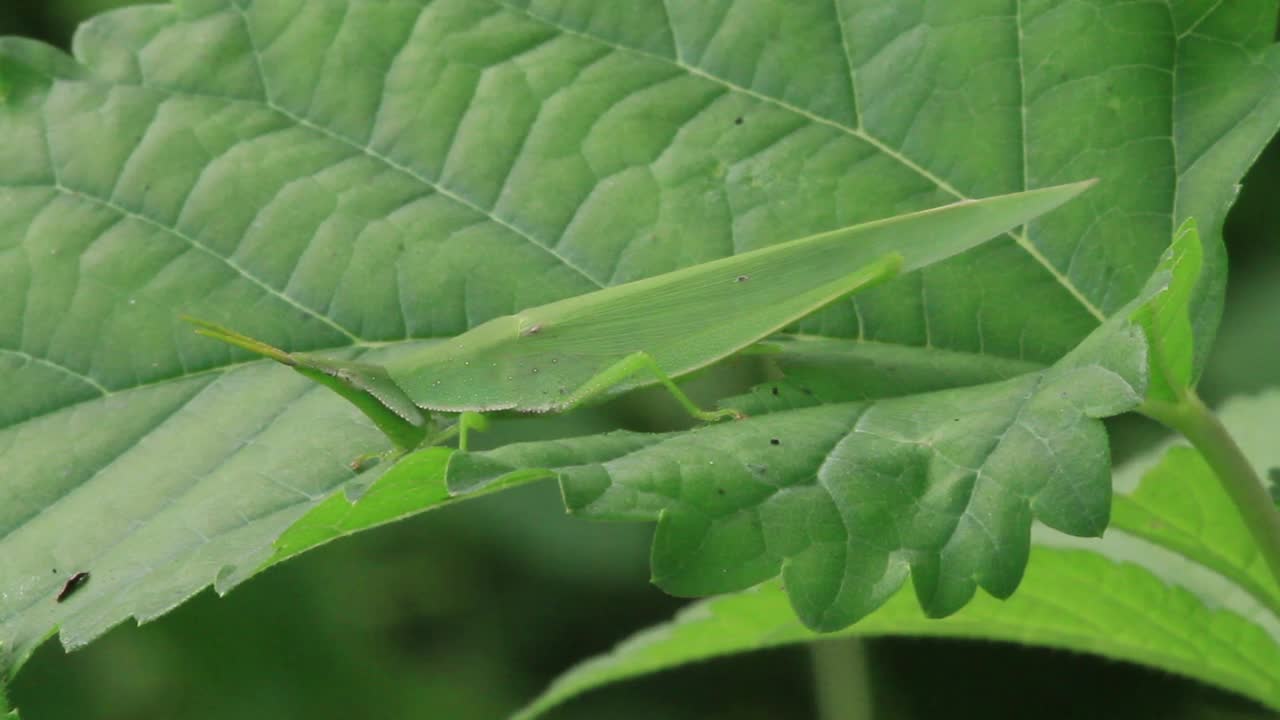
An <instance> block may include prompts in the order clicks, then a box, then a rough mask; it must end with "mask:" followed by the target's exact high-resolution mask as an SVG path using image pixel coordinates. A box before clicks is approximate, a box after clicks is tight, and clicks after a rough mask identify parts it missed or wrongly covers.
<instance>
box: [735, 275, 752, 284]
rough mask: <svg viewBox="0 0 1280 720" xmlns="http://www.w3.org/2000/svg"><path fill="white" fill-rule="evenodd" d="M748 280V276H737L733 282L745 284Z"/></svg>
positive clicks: (749, 277)
mask: <svg viewBox="0 0 1280 720" xmlns="http://www.w3.org/2000/svg"><path fill="white" fill-rule="evenodd" d="M750 279H751V276H750V275H739V276H738V277H737V278H735V279H734V282H746V281H748V280H750Z"/></svg>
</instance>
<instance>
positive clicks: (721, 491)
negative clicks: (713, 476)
mask: <svg viewBox="0 0 1280 720" xmlns="http://www.w3.org/2000/svg"><path fill="white" fill-rule="evenodd" d="M716 492H717V493H719V494H721V495H723V494H724V488H716Z"/></svg>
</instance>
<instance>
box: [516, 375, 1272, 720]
mask: <svg viewBox="0 0 1280 720" xmlns="http://www.w3.org/2000/svg"><path fill="white" fill-rule="evenodd" d="M1278 411H1280V394H1278V393H1276V392H1269V393H1267V394H1265V395H1262V396H1260V397H1257V398H1247V399H1240V400H1236V401H1233V402H1232V403H1230V404H1229V405H1228V406H1227V407H1226V408H1225V409H1224V411H1223V413H1222V418H1223V420H1224V422H1225V423H1226V424H1227V426H1228V427H1229V428H1230V429H1231V431H1232V434H1233V435H1234V436H1235V437H1237V438H1238V439H1239V440H1240V442H1241V445H1242V446H1243V447H1244V449H1245V452H1246V453H1247V454H1248V455H1249V458H1250V460H1251V461H1252V462H1253V463H1254V464H1256V465H1258V466H1259V467H1269V466H1270V465H1272V464H1276V463H1280V449H1278V448H1277V447H1276V444H1275V442H1274V437H1273V436H1272V435H1271V433H1270V432H1269V431H1268V430H1267V428H1269V427H1271V426H1272V423H1270V422H1268V418H1273V417H1275V414H1276V412H1278ZM1117 490H1118V491H1119V492H1118V494H1117V495H1116V497H1115V513H1114V515H1113V518H1112V527H1111V529H1108V530H1107V533H1106V535H1105V536H1104V537H1103V538H1102V539H1101V540H1090V541H1079V540H1075V539H1072V538H1068V537H1064V536H1063V535H1061V534H1059V533H1056V532H1053V531H1050V530H1047V529H1045V528H1037V530H1036V532H1035V533H1034V535H1033V548H1032V552H1031V556H1032V560H1031V563H1030V566H1029V567H1028V569H1027V576H1026V578H1025V579H1024V580H1023V582H1022V586H1021V587H1020V588H1019V590H1018V592H1017V594H1015V595H1014V596H1013V597H1012V598H1010V599H1009V600H1007V601H1004V602H997V601H994V600H992V599H991V598H986V597H978V598H975V599H974V601H973V602H972V603H970V604H969V605H968V606H966V607H965V608H964V609H963V610H961V611H959V612H957V613H956V614H954V615H952V616H950V617H948V618H945V619H942V620H936V619H929V618H927V617H925V616H924V615H923V614H922V613H921V612H920V609H919V606H918V605H917V603H916V602H915V601H914V599H913V598H912V597H911V596H910V594H909V593H908V592H906V589H905V588H904V590H903V592H899V593H898V594H897V595H895V596H894V597H892V598H890V599H889V600H888V601H887V602H886V603H885V605H884V606H883V607H881V608H880V609H879V610H877V611H875V612H873V613H872V614H870V615H868V616H867V617H866V618H864V619H863V620H862V621H861V622H859V623H858V624H856V625H853V626H851V627H850V628H848V629H847V630H844V631H842V632H841V633H839V635H842V636H877V635H900V634H912V635H933V636H940V637H983V638H1002V639H1006V640H1010V641H1014V642H1026V641H1028V640H1031V641H1033V642H1035V643H1037V644H1042V645H1051V646H1055V647H1062V648H1069V649H1072V650H1077V651H1083V652H1090V653H1095V654H1099V655H1104V656H1107V657H1111V658H1116V659H1125V660H1130V661H1134V662H1141V663H1144V664H1147V665H1151V666H1154V667H1160V668H1164V669H1166V670H1168V671H1170V672H1175V673H1179V674H1181V675H1185V676H1188V677H1193V678H1197V679H1199V680H1201V681H1203V682H1206V683H1210V684H1213V685H1218V686H1220V687H1224V688H1228V689H1230V690H1233V691H1236V692H1239V693H1242V694H1244V695H1247V696H1249V697H1251V698H1253V699H1255V700H1257V701H1258V702H1260V703H1262V704H1264V705H1267V706H1269V707H1270V708H1272V709H1280V673H1277V670H1276V668H1278V667H1280V588H1278V587H1277V586H1276V584H1275V581H1274V579H1272V578H1271V576H1270V574H1269V573H1268V572H1267V569H1266V565H1265V563H1264V562H1263V561H1262V559H1261V558H1260V557H1259V555H1258V552H1257V548H1256V546H1255V545H1254V544H1253V542H1252V541H1251V539H1250V538H1249V534H1248V530H1247V529H1246V528H1245V526H1244V524H1243V523H1242V522H1241V521H1240V518H1239V516H1238V515H1237V514H1236V512H1235V510H1234V508H1233V507H1232V506H1231V502H1230V500H1229V499H1228V498H1227V496H1226V494H1225V493H1224V492H1223V490H1222V488H1221V486H1220V485H1219V483H1218V481H1217V479H1216V478H1214V477H1213V476H1212V475H1211V473H1210V472H1209V470H1208V468H1207V466H1206V465H1205V463H1204V461H1203V459H1202V458H1201V457H1200V456H1199V454H1198V453H1196V451H1194V450H1192V449H1191V448H1190V447H1188V446H1186V445H1185V443H1181V442H1178V443H1172V447H1169V448H1163V449H1161V450H1160V451H1159V452H1157V453H1153V454H1152V456H1151V457H1149V458H1143V459H1140V460H1137V461H1134V462H1133V463H1130V464H1128V465H1126V466H1124V467H1123V468H1121V469H1119V470H1118V472H1117ZM1191 629H1193V630H1191ZM817 637H818V636H817V635H816V634H815V633H814V632H813V631H812V630H810V629H808V628H805V627H804V626H803V625H802V624H801V623H799V622H796V620H795V618H794V617H793V614H792V612H791V610H790V609H789V608H788V607H787V602H786V593H785V592H784V591H783V589H782V588H781V587H780V586H779V585H778V584H767V585H764V586H761V587H759V588H755V589H752V590H749V591H746V592H742V593H739V594H735V595H728V596H725V597H721V598H716V599H713V600H708V601H704V602H701V603H698V604H696V605H693V606H692V607H690V608H688V609H686V610H684V611H683V612H681V613H680V615H678V616H677V617H676V618H674V619H673V620H672V621H671V622H669V623H665V624H662V625H658V626H656V627H653V628H650V629H648V630H645V631H643V632H641V633H638V634H636V635H635V636H634V637H632V638H631V639H629V640H627V641H626V642H624V643H622V644H621V645H619V646H618V647H617V648H616V649H615V650H613V651H612V652H610V653H609V654H607V655H602V656H600V657H597V658H592V659H590V660H588V661H586V662H584V663H582V664H581V665H579V666H577V667H575V668H573V669H571V670H570V671H568V672H566V673H565V674H564V675H563V676H561V677H560V678H559V679H558V680H557V681H556V682H555V683H554V684H553V685H552V686H551V687H549V688H548V689H547V690H546V691H545V692H544V693H543V694H542V695H541V696H540V697H539V698H538V699H537V700H535V701H534V702H533V703H531V704H530V705H529V706H528V708H526V710H525V711H524V712H523V713H522V714H521V715H520V716H521V717H531V716H534V715H538V714H540V713H541V712H542V711H545V710H546V709H548V708H549V707H551V706H553V705H555V704H558V703H560V702H564V701H565V700H567V699H569V698H572V697H574V696H576V695H579V694H581V693H583V692H586V691H588V690H590V689H592V688H597V687H600V686H602V685H606V684H608V683H611V682H617V681H620V680H624V679H626V678H630V677H636V676H638V675H642V674H645V673H649V672H655V671H657V670H661V669H664V668H670V667H674V666H677V665H680V664H683V663H687V662H692V661H695V660H701V659H706V658H712V657H717V656H720V655H725V654H731V653H736V652H743V651H747V650H754V649H760V648H766V647H775V646H778V645H784V644H790V643H800V642H809V641H812V640H815V639H817Z"/></svg>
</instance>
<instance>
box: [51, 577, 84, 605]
mask: <svg viewBox="0 0 1280 720" xmlns="http://www.w3.org/2000/svg"><path fill="white" fill-rule="evenodd" d="M87 582H89V573H87V572H85V571H83V570H81V571H80V572H78V573H76V574H74V575H72V576H71V577H69V578H67V582H66V584H65V585H63V586H62V590H61V591H60V592H59V593H58V597H56V598H55V600H56V601H57V602H62V601H63V600H66V599H67V598H69V597H71V593H73V592H75V591H76V590H79V589H80V588H81V586H83V585H84V584H85V583H87Z"/></svg>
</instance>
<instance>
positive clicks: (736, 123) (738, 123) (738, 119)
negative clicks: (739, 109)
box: [733, 115, 742, 125]
mask: <svg viewBox="0 0 1280 720" xmlns="http://www.w3.org/2000/svg"><path fill="white" fill-rule="evenodd" d="M733 124H734V125H741V124H742V116H741V115H739V116H738V117H737V118H735V119H734V121H733Z"/></svg>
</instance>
